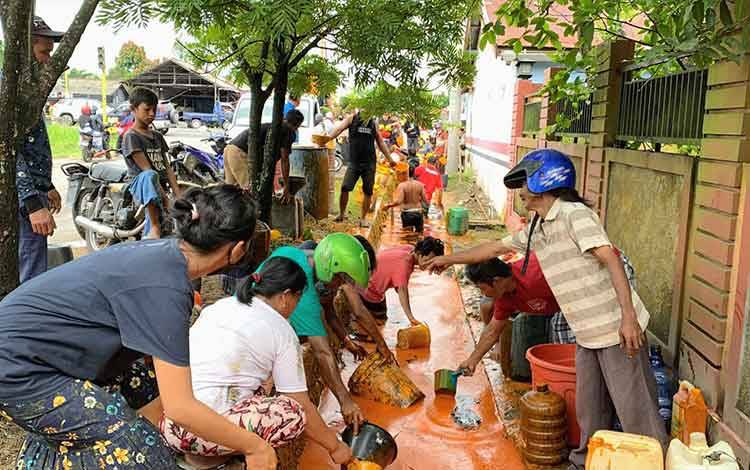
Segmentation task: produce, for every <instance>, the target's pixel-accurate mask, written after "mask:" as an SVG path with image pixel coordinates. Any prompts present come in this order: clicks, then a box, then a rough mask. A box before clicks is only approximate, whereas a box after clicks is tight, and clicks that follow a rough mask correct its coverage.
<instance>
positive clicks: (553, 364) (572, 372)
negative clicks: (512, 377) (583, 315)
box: [526, 344, 581, 447]
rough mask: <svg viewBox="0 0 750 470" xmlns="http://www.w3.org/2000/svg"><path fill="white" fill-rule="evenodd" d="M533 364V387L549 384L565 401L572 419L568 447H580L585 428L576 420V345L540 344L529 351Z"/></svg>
mask: <svg viewBox="0 0 750 470" xmlns="http://www.w3.org/2000/svg"><path fill="white" fill-rule="evenodd" d="M526 359H528V360H529V363H530V364H531V386H532V388H536V386H537V384H540V383H546V384H547V385H549V389H550V390H552V391H553V392H555V393H557V394H558V395H560V396H561V397H563V399H564V400H565V405H566V410H567V415H568V445H570V446H571V447H578V444H580V442H581V428H580V427H579V426H578V421H577V420H576V345H575V344H539V345H537V346H534V347H531V348H529V350H528V351H526Z"/></svg>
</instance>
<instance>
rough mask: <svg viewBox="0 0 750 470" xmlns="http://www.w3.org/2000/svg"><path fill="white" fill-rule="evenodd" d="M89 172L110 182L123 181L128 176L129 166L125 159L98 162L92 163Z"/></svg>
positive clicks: (99, 178) (96, 177) (92, 175)
mask: <svg viewBox="0 0 750 470" xmlns="http://www.w3.org/2000/svg"><path fill="white" fill-rule="evenodd" d="M89 174H90V175H91V177H92V178H94V179H98V180H103V181H107V182H109V183H122V182H124V181H125V178H126V177H127V176H128V167H127V165H126V164H125V161H124V160H117V161H112V162H98V163H94V164H93V165H91V171H90V172H89Z"/></svg>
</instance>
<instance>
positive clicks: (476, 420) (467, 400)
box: [451, 395, 482, 431]
mask: <svg viewBox="0 0 750 470" xmlns="http://www.w3.org/2000/svg"><path fill="white" fill-rule="evenodd" d="M478 404H479V400H477V399H476V398H474V397H469V396H466V395H458V396H456V406H455V407H453V411H451V418H453V422H454V423H456V424H457V425H459V426H460V427H461V428H463V429H466V430H469V431H472V430H475V429H477V428H479V425H481V424H482V417H481V416H479V415H478V414H477V412H476V411H474V407H475V406H476V405H478Z"/></svg>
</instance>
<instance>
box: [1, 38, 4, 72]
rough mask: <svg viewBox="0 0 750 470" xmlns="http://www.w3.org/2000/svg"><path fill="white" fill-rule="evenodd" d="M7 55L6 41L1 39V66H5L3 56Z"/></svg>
mask: <svg viewBox="0 0 750 470" xmlns="http://www.w3.org/2000/svg"><path fill="white" fill-rule="evenodd" d="M4 57H5V43H4V42H3V41H0V67H2V66H3V58H4Z"/></svg>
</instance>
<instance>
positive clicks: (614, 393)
mask: <svg viewBox="0 0 750 470" xmlns="http://www.w3.org/2000/svg"><path fill="white" fill-rule="evenodd" d="M575 181H576V172H575V167H574V166H573V163H572V162H571V161H570V159H569V158H568V157H567V156H566V155H565V154H563V153H561V152H558V151H556V150H552V149H541V150H536V151H533V152H531V153H529V154H528V155H527V156H526V157H525V158H524V159H523V161H521V162H520V163H519V164H518V165H516V166H515V167H514V168H513V169H511V170H510V172H509V173H508V174H507V175H506V176H505V179H504V183H505V186H506V187H508V188H509V189H514V190H518V191H519V192H520V197H521V200H522V201H523V203H524V206H525V207H526V209H527V210H529V211H530V212H534V214H535V215H534V217H533V219H532V221H531V223H530V224H529V226H528V227H527V228H525V229H524V230H522V231H521V232H519V233H517V234H515V235H513V236H509V237H506V238H505V239H504V240H502V241H499V242H490V243H487V244H484V245H481V246H478V247H475V248H473V249H470V250H467V251H464V252H462V253H456V254H453V255H451V256H444V257H439V258H435V259H433V260H432V262H431V269H432V270H434V271H440V270H442V269H445V268H446V267H447V266H450V265H453V264H471V263H479V262H482V261H484V260H487V259H490V258H493V257H497V256H500V255H502V254H505V253H508V252H511V251H523V252H525V253H526V254H527V256H526V260H528V259H529V256H528V254H529V253H530V252H531V251H532V250H533V251H534V253H535V254H536V256H537V258H538V260H539V265H540V266H541V268H542V273H543V274H544V276H545V278H546V279H547V282H548V284H549V286H550V289H551V290H552V293H553V294H554V296H555V299H556V300H557V303H558V304H559V305H560V309H561V311H562V313H563V315H564V316H565V319H566V320H567V322H568V323H569V324H570V327H571V329H572V330H573V333H574V334H575V336H576V376H577V380H576V417H577V419H578V423H579V425H580V427H581V445H580V447H579V448H578V449H576V450H575V451H573V452H572V453H571V455H570V463H571V467H570V468H571V469H577V468H583V465H584V462H585V461H586V454H587V452H588V441H589V438H590V437H591V436H592V435H593V434H594V433H595V432H596V431H598V430H600V429H611V427H612V423H613V418H614V416H615V411H616V413H617V416H618V417H619V418H620V421H621V423H622V427H623V430H624V431H625V432H628V433H633V434H641V435H646V436H650V437H653V438H655V439H657V440H658V441H659V442H660V443H661V444H662V446H663V447H665V449H666V445H667V436H666V432H665V429H664V422H663V421H662V419H661V417H660V416H659V412H658V407H657V395H656V382H655V380H654V376H653V374H652V373H651V370H650V365H649V359H648V347H647V345H646V339H645V336H644V331H645V329H646V327H647V326H648V321H649V312H648V311H647V310H646V307H645V306H644V305H643V302H642V301H641V299H640V297H639V296H638V294H636V292H635V291H633V290H631V288H630V285H629V284H628V280H627V276H626V273H625V269H624V267H623V263H622V261H621V260H620V258H619V256H618V255H617V253H616V252H615V250H614V248H613V246H612V243H611V242H610V240H609V237H608V236H607V233H606V231H605V230H604V227H603V226H602V223H601V221H600V220H599V217H598V216H597V214H596V213H595V212H594V211H593V210H592V209H591V208H589V206H588V205H587V204H586V202H585V201H584V200H583V198H581V196H580V195H579V194H578V192H577V191H576V189H575ZM527 262H528V261H527ZM526 268H527V266H524V267H523V268H522V270H521V275H524V274H525V273H526Z"/></svg>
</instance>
